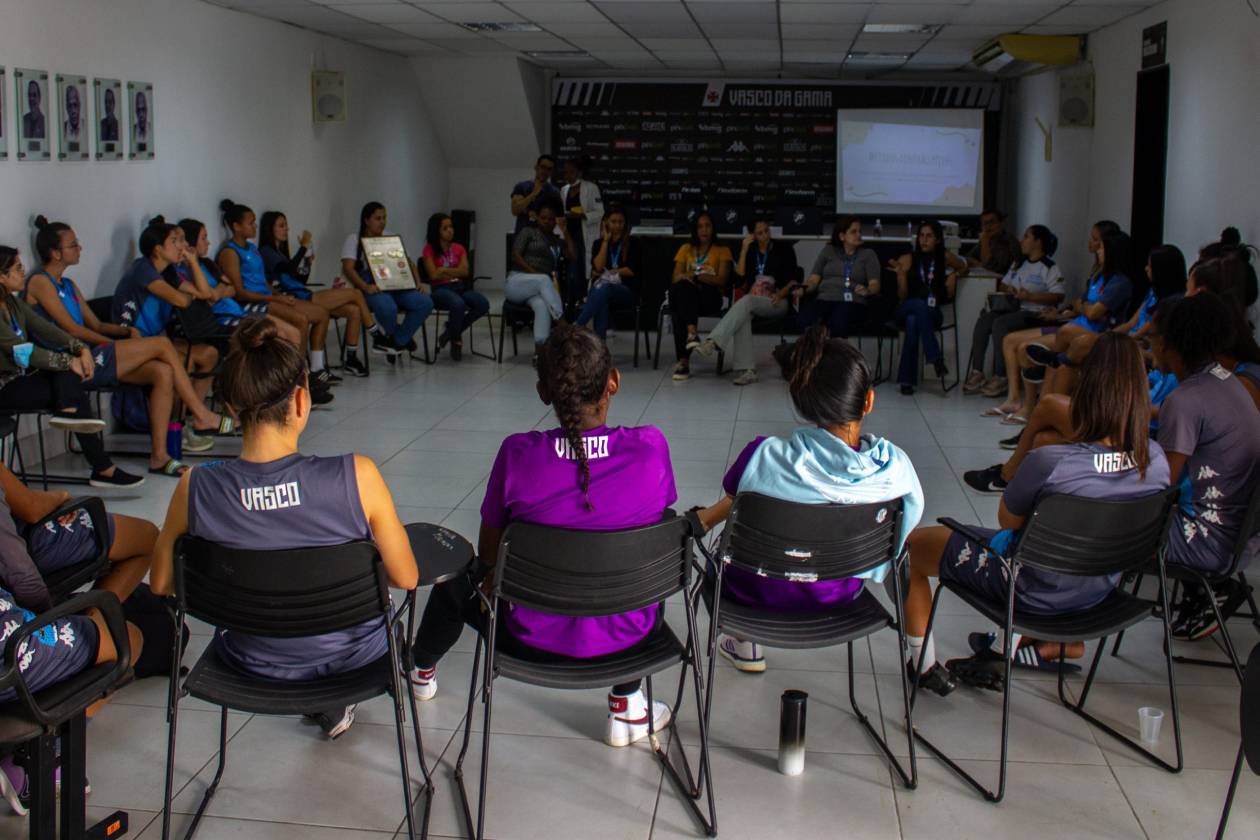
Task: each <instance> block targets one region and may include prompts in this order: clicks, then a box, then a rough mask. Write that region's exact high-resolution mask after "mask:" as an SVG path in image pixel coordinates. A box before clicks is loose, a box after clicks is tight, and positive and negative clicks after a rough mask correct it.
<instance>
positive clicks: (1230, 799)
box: [1216, 744, 1243, 840]
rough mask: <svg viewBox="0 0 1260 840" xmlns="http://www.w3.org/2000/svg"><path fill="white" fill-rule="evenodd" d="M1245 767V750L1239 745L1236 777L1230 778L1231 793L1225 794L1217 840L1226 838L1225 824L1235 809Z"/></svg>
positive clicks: (1235, 764) (1235, 762)
mask: <svg viewBox="0 0 1260 840" xmlns="http://www.w3.org/2000/svg"><path fill="white" fill-rule="evenodd" d="M1242 766H1243V748H1242V745H1241V744H1239V745H1238V758H1236V759H1234V775H1232V776H1230V778H1229V792H1228V793H1227V794H1225V807H1224V808H1222V809H1221V821H1220V824H1219V825H1217V826H1216V840H1223V838H1224V837H1225V824H1226V823H1228V822H1229V812H1230V811H1231V810H1232V809H1233V807H1234V791H1236V790H1237V789H1238V777H1239V775H1241V773H1242Z"/></svg>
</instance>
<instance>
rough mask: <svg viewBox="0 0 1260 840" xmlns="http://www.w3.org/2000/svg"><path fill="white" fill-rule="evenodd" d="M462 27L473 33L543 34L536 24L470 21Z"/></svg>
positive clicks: (462, 24)
mask: <svg viewBox="0 0 1260 840" xmlns="http://www.w3.org/2000/svg"><path fill="white" fill-rule="evenodd" d="M460 26H462V27H464V28H465V29H471V30H472V31H473V32H542V27H541V26H539V25H538V24H536V23H514V22H505V23H493V22H490V23H477V22H475V21H470V22H466V23H461V24H460Z"/></svg>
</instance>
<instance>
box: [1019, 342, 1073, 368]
mask: <svg viewBox="0 0 1260 840" xmlns="http://www.w3.org/2000/svg"><path fill="white" fill-rule="evenodd" d="M1027 353H1028V358H1030V359H1032V360H1033V361H1034V362H1036V363H1037V364H1039V365H1045V366H1046V367H1052V368H1057V367H1058V366H1059V365H1061V364H1063V362H1064V354H1062V353H1056V352H1055V351H1053V350H1051V349H1050V348H1049V347H1047V346H1046V345H1044V344H1029V345H1028V348H1027Z"/></svg>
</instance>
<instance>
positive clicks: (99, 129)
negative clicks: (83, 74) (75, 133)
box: [92, 79, 123, 160]
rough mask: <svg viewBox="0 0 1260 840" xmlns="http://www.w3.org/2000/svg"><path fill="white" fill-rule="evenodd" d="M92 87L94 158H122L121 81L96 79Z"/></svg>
mask: <svg viewBox="0 0 1260 840" xmlns="http://www.w3.org/2000/svg"><path fill="white" fill-rule="evenodd" d="M92 88H93V90H94V91H95V94H96V159H97V160H122V157H123V138H122V129H123V126H122V120H121V119H120V118H119V115H120V114H121V113H122V104H123V102H122V95H123V94H122V82H121V81H120V80H118V79H96V80H95V81H93V82H92Z"/></svg>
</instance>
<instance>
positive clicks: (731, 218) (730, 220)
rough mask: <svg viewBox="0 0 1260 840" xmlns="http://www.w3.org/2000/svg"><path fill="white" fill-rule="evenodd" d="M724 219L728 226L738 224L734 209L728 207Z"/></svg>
mask: <svg viewBox="0 0 1260 840" xmlns="http://www.w3.org/2000/svg"><path fill="white" fill-rule="evenodd" d="M725 218H726V223H727V224H728V225H733V224H736V223H737V222H739V211H738V210H736V209H735V208H734V207H728V208H727V209H726V214H725Z"/></svg>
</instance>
